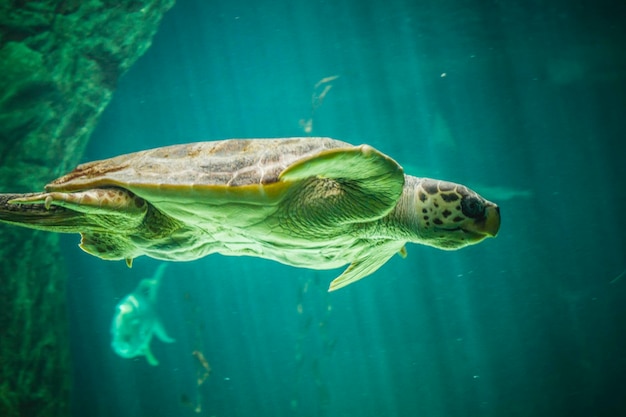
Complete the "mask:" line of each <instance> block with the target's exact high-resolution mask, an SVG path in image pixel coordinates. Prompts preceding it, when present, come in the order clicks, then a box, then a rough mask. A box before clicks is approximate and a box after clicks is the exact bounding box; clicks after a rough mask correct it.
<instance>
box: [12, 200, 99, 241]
mask: <svg viewBox="0 0 626 417" xmlns="http://www.w3.org/2000/svg"><path fill="white" fill-rule="evenodd" d="M43 194H45V193H38V194H0V221H2V222H5V223H12V224H16V225H19V226H23V227H28V228H31V229H38V230H46V231H50V232H65V233H76V232H80V231H81V230H85V228H86V226H87V225H86V223H89V222H88V219H85V217H86V216H85V214H84V213H79V212H76V211H73V210H70V209H68V208H65V207H60V206H51V207H49V208H46V207H45V205H44V204H43V203H42V204H21V203H14V202H13V201H15V200H21V199H24V198H33V197H37V196H41V195H43Z"/></svg>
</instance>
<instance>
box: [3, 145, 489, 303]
mask: <svg viewBox="0 0 626 417" xmlns="http://www.w3.org/2000/svg"><path fill="white" fill-rule="evenodd" d="M0 221H4V222H7V223H14V224H18V225H21V226H25V227H31V228H34V229H43V230H48V231H55V232H78V233H80V234H81V235H82V240H81V243H80V247H81V248H82V249H83V250H85V251H86V252H88V253H90V254H92V255H95V256H97V257H99V258H102V259H125V260H126V261H127V263H128V265H129V266H131V263H132V260H133V258H136V257H138V256H140V255H147V256H150V257H152V258H156V259H162V260H175V261H189V260H193V259H198V258H201V257H203V256H206V255H209V254H211V253H216V252H217V253H221V254H223V255H234V256H240V255H246V256H258V257H261V258H266V259H272V260H275V261H278V262H282V263H284V264H288V265H293V266H298V267H306V268H313V269H331V268H337V267H340V266H343V265H346V264H349V267H348V268H347V269H346V270H345V271H344V272H343V273H342V274H341V275H340V276H339V277H338V278H336V279H335V280H334V281H332V283H331V284H330V288H329V290H331V291H332V290H336V289H338V288H341V287H344V286H346V285H348V284H350V283H353V282H355V281H357V280H359V279H361V278H363V277H365V276H367V275H369V274H371V273H373V272H374V271H376V270H377V269H378V268H379V267H380V266H382V265H383V264H384V263H385V262H386V261H387V260H388V259H389V258H391V257H392V256H393V255H394V254H395V253H400V254H401V255H403V256H404V255H405V254H406V252H405V248H404V246H405V244H406V243H407V242H412V243H419V244H423V245H429V246H434V247H437V248H441V249H449V250H452V249H458V248H461V247H463V246H467V245H471V244H474V243H478V242H480V241H481V240H483V239H484V238H486V237H489V236H495V235H496V234H497V233H498V229H499V227H500V211H499V208H498V206H496V205H495V204H494V203H491V202H489V201H487V200H485V199H484V198H482V197H481V196H479V195H478V194H476V193H475V192H473V191H471V190H469V189H468V188H467V187H465V186H463V185H458V184H453V183H450V182H446V181H439V180H433V179H427V178H416V177H413V176H410V175H405V174H404V172H403V170H402V167H400V165H398V163H397V162H395V161H394V160H393V159H391V158H390V157H388V156H386V155H384V154H382V153H381V152H379V151H377V150H376V149H374V148H372V147H371V146H369V145H360V146H353V145H350V144H348V143H345V142H341V141H338V140H334V139H330V138H321V137H306V138H284V139H231V140H223V141H214V142H199V143H191V144H184V145H173V146H167V147H163V148H156V149H151V150H147V151H142V152H136V153H131V154H128V155H121V156H118V157H115V158H111V159H106V160H102V161H96V162H90V163H86V164H82V165H79V166H78V167H77V168H76V169H75V170H74V171H72V172H70V173H69V174H67V175H65V176H62V177H61V178H59V179H57V180H55V181H53V182H51V183H50V184H48V185H47V186H46V192H44V193H35V194H0Z"/></svg>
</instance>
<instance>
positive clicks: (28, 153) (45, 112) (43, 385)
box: [0, 0, 174, 417]
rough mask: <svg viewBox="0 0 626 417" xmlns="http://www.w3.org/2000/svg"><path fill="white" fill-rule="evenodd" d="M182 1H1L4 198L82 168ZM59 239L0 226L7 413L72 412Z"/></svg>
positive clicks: (3, 404)
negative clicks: (99, 126)
mask: <svg viewBox="0 0 626 417" xmlns="http://www.w3.org/2000/svg"><path fill="white" fill-rule="evenodd" d="M173 3H174V0H125V1H119V0H117V1H113V0H41V1H19V0H6V1H3V2H1V3H0V74H2V76H1V77H0V190H2V191H3V192H14V191H15V192H25V191H36V190H41V189H42V187H43V186H44V185H45V184H46V183H47V182H48V181H49V180H52V179H54V178H55V177H57V176H59V175H60V174H62V173H64V172H66V171H68V170H70V169H72V168H73V167H74V166H75V165H76V164H77V163H78V161H79V159H80V157H81V155H82V153H83V150H84V149H85V146H86V144H87V141H88V140H89V137H90V135H91V133H92V131H93V129H94V127H95V125H96V123H97V122H98V119H99V116H100V114H101V113H102V111H103V109H104V108H105V107H106V105H107V104H108V103H109V101H110V99H111V97H112V94H113V92H114V90H115V86H116V84H117V81H118V79H119V77H120V76H121V75H122V74H124V72H125V71H126V70H127V69H128V68H129V67H130V66H131V65H132V64H133V63H134V62H135V61H136V59H137V58H138V57H140V56H141V55H142V54H143V53H144V52H145V51H146V49H147V48H148V47H149V46H150V43H151V40H152V37H153V35H154V33H155V32H156V30H157V28H158V25H159V23H160V21H161V18H162V16H163V14H164V13H165V12H166V11H167V10H168V9H169V8H171V7H172V6H173ZM63 264H64V260H63V258H62V255H61V254H60V252H59V249H58V236H56V235H54V234H50V233H44V232H36V231H30V230H25V229H22V228H17V227H11V226H0V307H1V308H0V329H1V332H2V333H1V337H0V364H1V366H0V415H1V416H3V417H14V416H29V417H35V416H46V417H54V416H65V415H69V390H70V383H71V381H70V377H71V372H70V361H69V350H68V349H69V343H68V334H67V330H68V329H67V319H66V314H67V312H66V310H65V275H64V268H63Z"/></svg>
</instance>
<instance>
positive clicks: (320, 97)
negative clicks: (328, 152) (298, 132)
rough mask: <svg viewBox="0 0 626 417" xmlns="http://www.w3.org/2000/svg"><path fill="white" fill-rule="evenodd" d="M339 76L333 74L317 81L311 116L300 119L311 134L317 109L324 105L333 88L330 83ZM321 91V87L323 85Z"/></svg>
mask: <svg viewBox="0 0 626 417" xmlns="http://www.w3.org/2000/svg"><path fill="white" fill-rule="evenodd" d="M337 78H339V75H331V76H329V77H324V78H322V79H321V80H319V81H318V82H317V83H315V86H314V87H313V94H312V96H311V116H310V117H309V118H308V119H306V120H305V119H300V127H301V128H302V130H304V133H306V134H310V133H312V132H313V118H314V117H315V111H316V110H317V109H318V108H319V107H320V106H321V105H322V103H323V102H324V98H325V97H326V94H328V92H329V91H330V89H331V88H333V85H332V84H330V83H331V82H332V81H335V80H336V79H337ZM322 86H323V88H322V90H321V91H320V87H322Z"/></svg>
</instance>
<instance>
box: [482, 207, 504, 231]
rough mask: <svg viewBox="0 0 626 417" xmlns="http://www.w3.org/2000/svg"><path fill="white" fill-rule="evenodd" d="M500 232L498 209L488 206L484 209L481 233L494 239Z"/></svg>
mask: <svg viewBox="0 0 626 417" xmlns="http://www.w3.org/2000/svg"><path fill="white" fill-rule="evenodd" d="M499 230H500V207H498V206H496V205H495V204H490V205H489V206H487V207H486V208H485V220H484V226H483V232H484V233H485V234H486V235H488V236H490V237H496V235H497V234H498V231H499Z"/></svg>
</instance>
